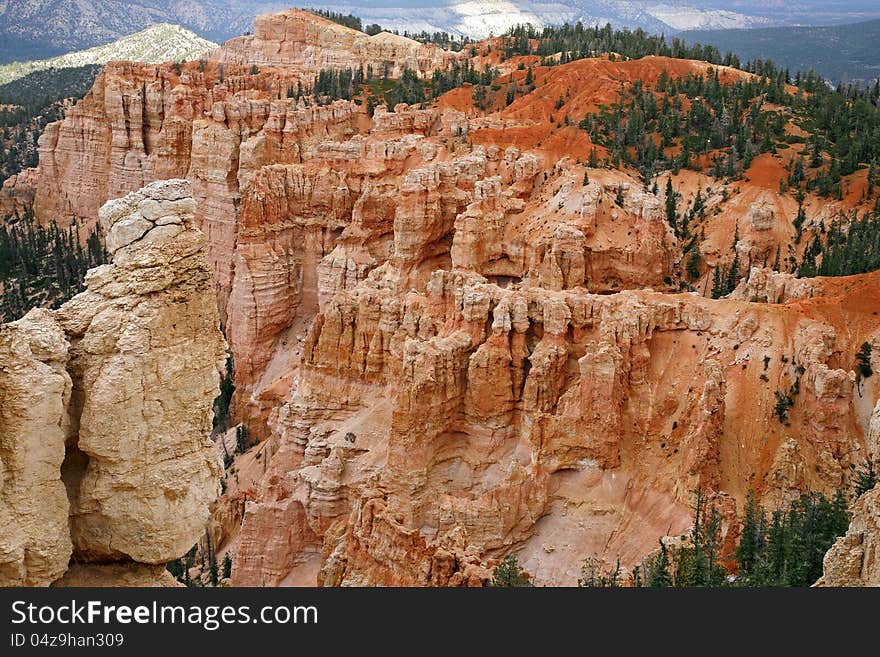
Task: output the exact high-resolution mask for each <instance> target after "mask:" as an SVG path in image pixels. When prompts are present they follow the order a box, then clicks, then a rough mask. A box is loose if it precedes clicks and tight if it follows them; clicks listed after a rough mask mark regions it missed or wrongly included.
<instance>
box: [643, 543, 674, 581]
mask: <svg viewBox="0 0 880 657" xmlns="http://www.w3.org/2000/svg"><path fill="white" fill-rule="evenodd" d="M670 565H671V564H670V563H669V552H668V551H667V549H666V545H665V544H664V543H663V541H662V540H661V541H660V552H659V553H658V554H657V555H656V557H654V559H652V560H651V562H650V563H649V564H648V565H647V567H646V569H647V578H648V586H650V587H653V588H666V587H670V586H672V577H671V575H670V574H669V568H670Z"/></svg>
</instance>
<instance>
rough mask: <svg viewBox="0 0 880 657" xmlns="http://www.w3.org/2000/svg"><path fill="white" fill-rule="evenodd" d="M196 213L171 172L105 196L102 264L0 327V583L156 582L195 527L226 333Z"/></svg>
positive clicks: (205, 508) (211, 489)
mask: <svg viewBox="0 0 880 657" xmlns="http://www.w3.org/2000/svg"><path fill="white" fill-rule="evenodd" d="M194 215H195V201H194V200H193V197H192V189H191V186H190V183H188V182H187V181H184V180H170V181H164V182H158V183H153V184H152V185H149V186H147V187H145V188H144V189H142V190H140V191H137V192H133V193H131V194H129V195H128V196H126V197H125V198H122V199H117V200H115V201H110V202H109V203H107V204H106V205H105V206H104V207H103V208H102V209H101V213H100V220H101V224H102V227H103V229H104V232H105V235H106V240H107V248H108V250H109V252H110V254H111V255H112V264H109V265H104V266H102V267H98V268H96V269H93V270H91V271H90V272H89V273H88V275H87V277H86V288H87V289H86V291H85V292H83V293H82V294H79V295H77V296H76V297H74V298H73V299H71V300H70V301H69V302H67V303H66V304H64V305H63V306H62V307H61V308H60V309H59V310H57V311H49V310H33V311H31V312H30V313H28V315H26V316H25V317H24V318H23V319H22V320H19V321H18V322H15V323H13V324H9V325H5V326H0V585H36V586H40V585H47V584H50V583H52V582H55V581H58V580H59V578H61V580H60V582H61V583H88V584H90V585H100V584H121V583H125V582H127V583H146V584H156V583H159V582H160V581H161V579H162V577H161V575H162V568H161V565H158V564H164V563H165V562H167V561H170V560H173V559H176V558H178V557H180V556H181V555H183V554H184V553H185V552H186V551H187V550H188V549H189V548H190V547H191V546H192V545H193V544H195V543H196V541H197V540H198V539H199V537H200V536H201V534H202V533H203V531H204V527H205V524H206V523H207V520H208V515H209V505H210V504H211V503H212V502H213V501H214V500H215V499H216V497H217V495H218V493H219V489H220V476H221V474H222V466H221V464H220V463H219V462H218V458H217V456H216V453H215V451H214V450H213V449H212V443H211V441H210V433H211V413H212V404H213V400H214V399H215V397H216V396H217V394H218V390H219V384H220V370H221V368H222V367H223V364H224V362H225V359H226V344H225V341H224V339H223V336H222V334H221V333H220V328H219V326H220V324H219V317H218V313H217V302H216V296H215V294H214V291H213V283H212V280H211V272H210V269H209V268H208V265H207V262H206V260H205V248H204V247H205V237H204V235H203V234H202V233H201V231H199V230H198V229H197V228H196V227H195V225H194V223H193V219H194ZM71 557H72V562H73V564H74V565H73V566H71V567H70V568H69V569H68V564H69V562H70V561H71ZM111 564H112V565H111ZM142 564H157V565H158V566H156V567H152V568H150V567H147V568H144V567H142ZM62 576H63V577H62Z"/></svg>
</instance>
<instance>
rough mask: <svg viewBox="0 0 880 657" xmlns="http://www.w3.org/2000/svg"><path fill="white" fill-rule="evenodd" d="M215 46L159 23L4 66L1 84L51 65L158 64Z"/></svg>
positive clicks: (180, 29) (199, 52) (48, 67)
mask: <svg viewBox="0 0 880 657" xmlns="http://www.w3.org/2000/svg"><path fill="white" fill-rule="evenodd" d="M214 48H217V44H216V43H213V42H212V41H208V40H207V39H203V38H202V37H200V36H199V35H198V34H195V33H194V32H190V31H189V30H187V29H184V28H182V27H180V26H179V25H169V24H168V23H159V24H157V25H153V26H151V27H148V28H147V29H145V30H143V31H141V32H137V33H135V34H130V35H129V36H125V37H122V38H121V39H118V40H116V41H113V42H112V43H108V44H105V45H103V46H96V47H94V48H89V49H88V50H80V51H75V52H70V53H67V54H64V55H59V56H58V57H53V58H50V59H42V60H35V61H30V62H14V63H11V64H6V65H2V66H0V84H5V83H7V82H10V81H12V80H16V79H18V78H21V77H24V76H25V75H28V74H30V73H33V72H34V71H43V70H47V69H50V68H77V67H80V66H89V65H92V64H106V63H107V62H110V61H117V60H125V61H133V62H147V63H156V64H158V63H161V62H169V61H183V60H189V59H195V58H197V57H200V56H202V55H203V54H205V53H206V52H208V51H210V50H213V49H214Z"/></svg>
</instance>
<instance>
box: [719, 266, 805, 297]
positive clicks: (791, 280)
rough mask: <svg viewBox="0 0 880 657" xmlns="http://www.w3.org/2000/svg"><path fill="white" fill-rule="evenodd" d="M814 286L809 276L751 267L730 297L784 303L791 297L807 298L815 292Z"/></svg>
mask: <svg viewBox="0 0 880 657" xmlns="http://www.w3.org/2000/svg"><path fill="white" fill-rule="evenodd" d="M816 287H817V286H816V282H815V281H814V280H812V279H809V278H798V277H797V276H795V275H794V274H789V273H788V272H779V271H773V270H772V269H765V268H761V267H752V268H751V270H750V271H749V276H748V278H745V279H743V280H742V282H741V283H740V284H739V285H738V286H737V287H736V289H735V290H734V291H733V292H732V293H731V294H730V298H731V299H740V300H742V301H753V302H757V303H786V302H788V301H792V300H793V299H809V298H810V297H811V296H813V295H814V294H816V292H817V289H816Z"/></svg>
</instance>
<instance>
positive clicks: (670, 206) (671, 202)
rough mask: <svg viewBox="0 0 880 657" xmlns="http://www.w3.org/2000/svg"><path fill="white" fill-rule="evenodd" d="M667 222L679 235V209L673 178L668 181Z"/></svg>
mask: <svg viewBox="0 0 880 657" xmlns="http://www.w3.org/2000/svg"><path fill="white" fill-rule="evenodd" d="M666 221H667V222H668V223H669V226H670V227H671V228H672V231H673V232H674V233H675V234H676V235H678V207H677V202H676V199H675V190H674V189H673V188H672V178H671V177H670V178H667V179H666Z"/></svg>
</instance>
